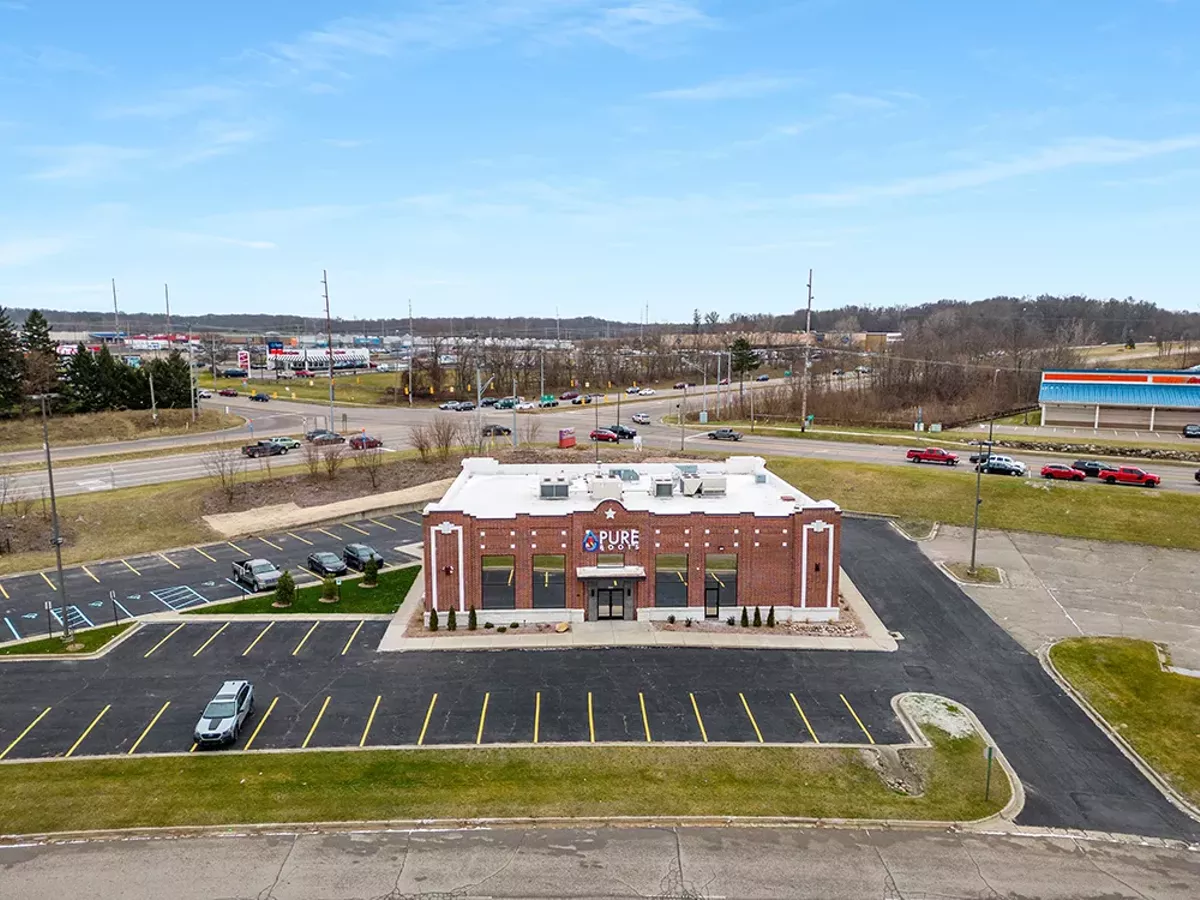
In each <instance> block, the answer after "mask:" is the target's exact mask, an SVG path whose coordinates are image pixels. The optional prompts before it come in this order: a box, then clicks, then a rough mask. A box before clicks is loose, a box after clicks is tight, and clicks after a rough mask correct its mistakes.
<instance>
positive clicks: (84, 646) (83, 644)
mask: <svg viewBox="0 0 1200 900" xmlns="http://www.w3.org/2000/svg"><path fill="white" fill-rule="evenodd" d="M132 627H133V623H132V622H122V623H121V624H120V625H108V626H105V627H104V628H89V629H88V630H87V631H77V632H75V634H73V635H72V636H71V642H70V643H69V644H66V643H63V639H62V638H61V637H49V638H45V639H44V640H40V641H29V642H28V643H25V644H7V645H5V646H3V647H0V656H23V655H25V654H37V655H45V656H78V655H79V654H81V653H95V652H96V651H97V650H99V649H100V648H101V647H103V646H104V645H105V644H107V643H108V642H109V641H111V640H114V639H115V638H117V637H118V636H119V635H121V634H122V633H124V632H125V631H127V630H128V629H130V628H132Z"/></svg>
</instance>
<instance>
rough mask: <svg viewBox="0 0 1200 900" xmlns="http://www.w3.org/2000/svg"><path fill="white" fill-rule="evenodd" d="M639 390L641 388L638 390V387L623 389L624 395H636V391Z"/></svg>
mask: <svg viewBox="0 0 1200 900" xmlns="http://www.w3.org/2000/svg"><path fill="white" fill-rule="evenodd" d="M640 390H641V388H640V387H638V386H637V385H633V386H632V387H627V388H625V393H627V394H636V393H637V392H638V391H640Z"/></svg>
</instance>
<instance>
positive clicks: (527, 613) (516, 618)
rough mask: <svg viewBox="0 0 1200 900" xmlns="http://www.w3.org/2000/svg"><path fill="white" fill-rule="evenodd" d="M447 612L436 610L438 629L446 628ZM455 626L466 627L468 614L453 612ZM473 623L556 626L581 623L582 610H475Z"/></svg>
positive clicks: (481, 624) (426, 623) (426, 614)
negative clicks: (566, 623) (565, 623)
mask: <svg viewBox="0 0 1200 900" xmlns="http://www.w3.org/2000/svg"><path fill="white" fill-rule="evenodd" d="M448 615H449V610H445V609H439V610H438V627H439V628H445V627H446V616H448ZM454 615H455V619H456V622H455V624H456V625H457V626H458V627H459V628H460V629H465V628H466V627H467V618H468V617H469V616H470V613H469V612H463V611H461V610H455V613H454ZM475 621H476V622H477V623H478V624H479V626H480V627H483V626H484V625H485V624H487V623H488V622H491V623H492V624H493V625H497V626H498V625H511V624H512V623H513V622H520V623H521V624H522V625H557V624H558V623H559V622H582V621H583V610H582V609H477V610H475ZM425 627H426V628H428V627H429V613H428V612H426V613H425Z"/></svg>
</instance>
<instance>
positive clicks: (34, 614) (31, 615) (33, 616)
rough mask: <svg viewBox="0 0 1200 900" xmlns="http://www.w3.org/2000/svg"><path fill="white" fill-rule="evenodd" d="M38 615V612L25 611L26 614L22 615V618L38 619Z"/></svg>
mask: <svg viewBox="0 0 1200 900" xmlns="http://www.w3.org/2000/svg"><path fill="white" fill-rule="evenodd" d="M37 617H38V614H37V613H25V615H23V616H21V618H22V619H36V618H37Z"/></svg>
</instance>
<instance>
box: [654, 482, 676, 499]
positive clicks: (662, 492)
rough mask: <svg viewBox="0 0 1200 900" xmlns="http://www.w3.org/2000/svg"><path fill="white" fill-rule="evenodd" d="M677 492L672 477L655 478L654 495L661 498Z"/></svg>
mask: <svg viewBox="0 0 1200 900" xmlns="http://www.w3.org/2000/svg"><path fill="white" fill-rule="evenodd" d="M674 492H675V486H674V485H673V484H671V479H670V478H656V479H654V496H655V497H659V498H664V499H665V498H669V497H670V496H671V495H672V494H673V493H674Z"/></svg>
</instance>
